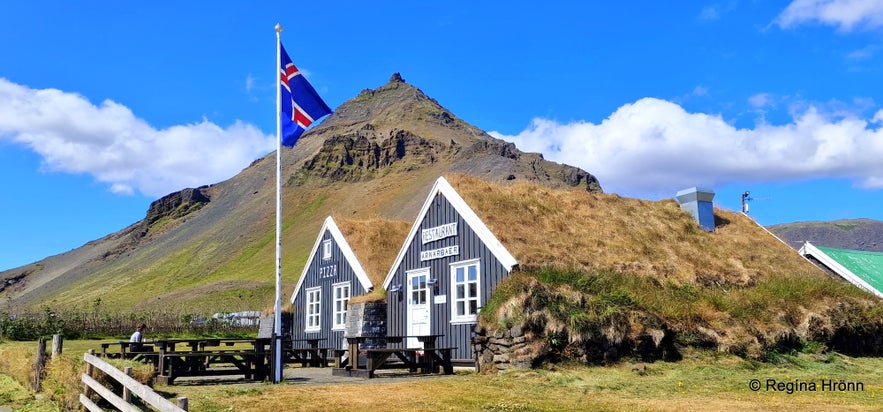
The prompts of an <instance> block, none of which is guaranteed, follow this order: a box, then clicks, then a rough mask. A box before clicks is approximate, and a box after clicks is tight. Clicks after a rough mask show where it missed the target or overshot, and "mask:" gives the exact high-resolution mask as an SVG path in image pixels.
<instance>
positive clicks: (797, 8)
mask: <svg viewBox="0 0 883 412" xmlns="http://www.w3.org/2000/svg"><path fill="white" fill-rule="evenodd" d="M806 22H819V23H823V24H828V25H832V26H837V28H838V29H839V30H842V31H851V30H853V29H855V28H857V27H858V28H866V29H877V28H883V1H880V0H794V1H792V2H791V4H789V5H788V7H786V8H785V10H784V11H782V13H781V14H780V15H779V17H777V18H776V23H777V24H778V25H779V26H780V27H783V28H787V27H793V26H796V25H798V24H802V23H806Z"/></svg>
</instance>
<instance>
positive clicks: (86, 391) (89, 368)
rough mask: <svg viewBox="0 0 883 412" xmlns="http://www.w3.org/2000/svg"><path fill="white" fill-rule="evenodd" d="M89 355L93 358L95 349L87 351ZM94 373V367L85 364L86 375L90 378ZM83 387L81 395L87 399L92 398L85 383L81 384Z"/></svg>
mask: <svg viewBox="0 0 883 412" xmlns="http://www.w3.org/2000/svg"><path fill="white" fill-rule="evenodd" d="M89 354H90V355H92V356H95V349H89ZM94 371H95V367H94V366H92V364H91V363H89V362H86V375H89V377H90V378H92V377H93V376H92V375H93V372H94ZM83 386H85V389H84V390H83V394H84V395H86V397H87V398H88V397H90V396H92V393H93V392H92V388H90V387H89V385H87V384H86V383H85V382H83Z"/></svg>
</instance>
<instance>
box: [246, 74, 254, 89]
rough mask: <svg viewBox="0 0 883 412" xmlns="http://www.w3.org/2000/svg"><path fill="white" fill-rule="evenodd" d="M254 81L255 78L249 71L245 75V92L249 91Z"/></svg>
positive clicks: (252, 87)
mask: <svg viewBox="0 0 883 412" xmlns="http://www.w3.org/2000/svg"><path fill="white" fill-rule="evenodd" d="M254 83H255V78H254V76H252V75H251V73H249V74H248V76H246V77H245V92H246V93H251V91H252V90H253V89H254Z"/></svg>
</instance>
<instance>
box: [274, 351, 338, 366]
mask: <svg viewBox="0 0 883 412" xmlns="http://www.w3.org/2000/svg"><path fill="white" fill-rule="evenodd" d="M333 350H335V349H334V348H287V349H283V350H282V353H283V358H285V359H287V360H288V362H293V363H297V362H300V364H301V366H302V367H307V366H308V365H309V366H313V367H320V368H324V367H326V366H328V351H333ZM284 355H289V356H284Z"/></svg>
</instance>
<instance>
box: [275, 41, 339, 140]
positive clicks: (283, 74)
mask: <svg viewBox="0 0 883 412" xmlns="http://www.w3.org/2000/svg"><path fill="white" fill-rule="evenodd" d="M279 50H280V51H279V52H280V53H281V54H282V55H281V56H280V60H281V62H282V67H281V68H280V69H279V76H280V78H279V80H280V82H281V86H280V90H281V99H282V113H280V116H282V144H283V145H285V146H288V147H292V146H294V144H295V143H297V139H298V138H299V137H300V135H302V134H303V133H304V131H305V130H306V129H307V127H310V125H311V124H313V122H314V121H316V120H319V118H321V117H322V116H325V115H326V114H330V113H331V109H330V108H328V105H327V104H325V102H323V101H322V98H321V97H319V94H318V93H316V89H314V88H313V86H311V85H310V82H308V81H307V79H305V78H304V75H303V73H301V72H300V70H298V69H297V67H296V66H295V65H294V63H292V62H291V58H290V57H288V53H286V52H285V47H282V44H279Z"/></svg>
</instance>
